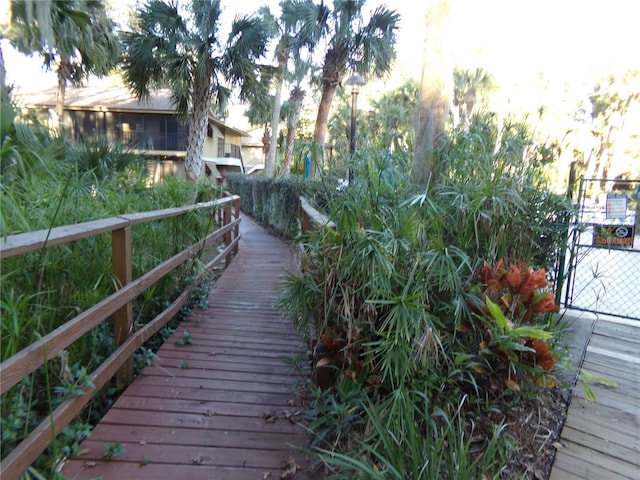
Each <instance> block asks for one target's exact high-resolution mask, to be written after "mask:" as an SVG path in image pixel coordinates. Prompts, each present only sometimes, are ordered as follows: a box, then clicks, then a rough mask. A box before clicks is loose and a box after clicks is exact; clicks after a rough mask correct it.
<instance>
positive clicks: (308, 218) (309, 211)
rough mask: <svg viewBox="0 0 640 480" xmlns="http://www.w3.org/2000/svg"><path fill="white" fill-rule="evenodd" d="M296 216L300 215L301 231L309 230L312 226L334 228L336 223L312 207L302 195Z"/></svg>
mask: <svg viewBox="0 0 640 480" xmlns="http://www.w3.org/2000/svg"><path fill="white" fill-rule="evenodd" d="M298 216H299V217H300V223H301V226H302V231H303V232H306V231H308V230H311V228H313V227H329V228H333V229H335V228H336V224H335V223H334V222H333V221H332V220H329V217H327V216H326V215H325V214H324V213H321V212H319V211H318V210H316V209H315V208H313V207H312V206H311V205H310V204H309V201H308V200H307V199H306V198H304V197H300V203H299V205H298Z"/></svg>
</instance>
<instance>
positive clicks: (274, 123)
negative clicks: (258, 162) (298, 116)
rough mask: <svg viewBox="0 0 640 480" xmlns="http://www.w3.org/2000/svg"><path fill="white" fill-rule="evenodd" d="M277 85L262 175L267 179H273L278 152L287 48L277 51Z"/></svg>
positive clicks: (287, 56)
mask: <svg viewBox="0 0 640 480" xmlns="http://www.w3.org/2000/svg"><path fill="white" fill-rule="evenodd" d="M277 56H278V83H277V85H276V91H275V95H274V98H273V117H272V118H271V143H270V144H269V153H268V154H267V161H266V162H265V165H264V173H265V175H266V176H267V178H273V175H274V171H275V164H276V151H277V150H278V130H279V128H278V127H279V125H280V111H281V108H282V85H283V84H284V74H285V72H286V69H287V59H288V58H289V51H288V49H287V48H281V49H279V50H278V53H277Z"/></svg>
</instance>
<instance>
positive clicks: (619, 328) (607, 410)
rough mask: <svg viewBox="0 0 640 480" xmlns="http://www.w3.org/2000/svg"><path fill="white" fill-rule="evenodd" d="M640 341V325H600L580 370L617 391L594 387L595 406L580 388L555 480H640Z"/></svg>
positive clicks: (608, 322) (555, 467)
mask: <svg viewBox="0 0 640 480" xmlns="http://www.w3.org/2000/svg"><path fill="white" fill-rule="evenodd" d="M639 340H640V323H638V325H635V324H630V323H621V324H618V323H616V322H615V321H611V320H603V319H598V320H597V321H596V324H595V326H594V328H593V333H592V335H591V338H590V339H589V343H588V346H587V348H586V354H585V357H584V362H583V364H582V366H581V368H583V369H584V370H585V371H588V372H589V373H592V374H594V375H597V376H600V377H603V378H605V379H607V380H611V381H614V382H616V384H617V385H616V386H615V387H610V386H604V385H591V388H592V390H593V392H594V394H595V396H596V401H595V402H591V401H587V400H586V399H585V394H584V391H583V387H582V386H581V385H580V384H579V383H578V384H577V385H576V387H575V388H574V391H573V397H572V400H571V404H570V406H569V411H568V415H567V419H566V421H565V424H564V428H563V430H562V435H561V438H560V445H562V448H560V449H558V450H557V452H556V458H555V461H554V465H553V469H552V471H551V476H550V479H551V480H563V479H569V478H581V479H586V480H589V479H604V478H606V479H625V480H626V479H630V480H640V395H639V385H640V348H639V347H640V342H639Z"/></svg>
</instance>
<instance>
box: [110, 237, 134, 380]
mask: <svg viewBox="0 0 640 480" xmlns="http://www.w3.org/2000/svg"><path fill="white" fill-rule="evenodd" d="M111 252H112V253H111V255H112V258H111V263H112V268H113V276H114V277H115V278H116V280H117V282H118V289H120V288H122V287H124V286H125V285H127V284H129V283H131V281H132V280H133V278H132V273H131V227H130V226H127V227H125V228H121V229H118V230H114V231H113V232H112V234H111ZM132 328H133V305H132V303H131V302H129V303H127V304H126V305H125V306H124V307H122V308H121V309H120V310H118V311H117V312H116V313H115V314H114V322H113V335H114V340H115V346H116V347H119V346H120V345H122V343H124V341H125V340H126V339H127V338H129V335H131V329H132ZM132 381H133V357H131V358H129V359H128V360H127V361H126V362H125V363H124V364H123V365H122V367H120V369H119V370H118V371H117V372H116V388H118V389H122V388H124V387H126V386H127V385H129V384H130V383H131V382H132Z"/></svg>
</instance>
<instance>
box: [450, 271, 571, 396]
mask: <svg viewBox="0 0 640 480" xmlns="http://www.w3.org/2000/svg"><path fill="white" fill-rule="evenodd" d="M479 276H480V280H481V282H482V289H481V294H482V298H484V299H485V301H484V302H483V303H480V304H479V305H472V308H473V310H474V312H475V313H476V314H477V315H478V317H479V318H481V319H482V320H483V322H482V324H480V325H483V326H484V328H478V327H479V325H473V324H469V323H465V324H464V328H459V330H461V331H465V332H469V331H474V330H475V331H476V334H480V338H479V339H478V340H480V343H479V346H480V357H482V359H483V362H484V365H486V366H488V367H489V368H488V369H487V370H486V371H485V372H484V374H485V375H487V379H488V381H489V384H490V386H491V389H492V390H499V389H501V388H504V387H506V388H509V389H511V390H518V389H519V386H518V384H519V380H521V379H522V378H524V377H523V376H522V375H523V374H525V372H527V369H522V368H520V367H519V366H518V364H525V363H526V364H533V365H536V366H539V367H540V368H542V369H544V370H546V371H549V370H551V369H553V367H554V365H555V358H554V355H553V352H552V350H550V348H549V346H548V344H547V343H546V341H545V340H544V339H543V338H542V337H539V338H533V337H532V336H529V335H528V334H527V333H528V332H529V331H530V330H526V328H529V327H526V326H527V325H528V324H530V323H531V322H532V320H533V318H534V315H536V314H543V313H547V312H557V311H558V310H559V307H558V306H557V305H556V304H555V297H554V294H553V292H552V291H551V290H550V288H551V283H550V282H549V281H548V280H547V274H546V271H545V269H544V268H540V269H537V270H534V269H533V268H531V267H529V266H528V265H527V264H526V263H525V262H524V261H522V260H519V261H517V262H515V263H511V264H506V263H505V261H504V260H500V261H499V262H497V263H496V265H495V266H493V267H492V266H491V265H489V264H488V263H486V262H485V263H484V265H483V266H482V268H481V269H480V272H479ZM519 327H523V328H524V330H521V329H520V328H519ZM533 328H535V327H533ZM519 332H522V333H519ZM517 344H520V345H522V346H526V347H528V349H522V348H520V347H517ZM529 349H530V350H529ZM546 377H548V376H545V378H546ZM534 378H541V377H539V375H538V374H535V373H534Z"/></svg>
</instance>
